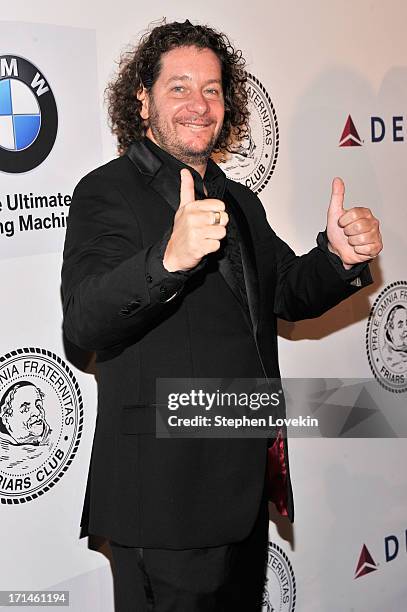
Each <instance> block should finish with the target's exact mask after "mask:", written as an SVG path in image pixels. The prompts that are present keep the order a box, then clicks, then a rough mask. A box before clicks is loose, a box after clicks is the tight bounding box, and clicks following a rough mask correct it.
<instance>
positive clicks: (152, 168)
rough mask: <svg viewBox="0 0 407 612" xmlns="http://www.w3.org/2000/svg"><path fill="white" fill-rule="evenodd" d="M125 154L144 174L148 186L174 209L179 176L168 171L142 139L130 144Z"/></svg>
mask: <svg viewBox="0 0 407 612" xmlns="http://www.w3.org/2000/svg"><path fill="white" fill-rule="evenodd" d="M126 155H127V156H128V157H129V158H130V159H131V161H132V162H133V164H134V165H135V166H137V168H138V169H139V170H140V172H141V173H142V174H143V175H144V176H145V178H146V179H147V181H148V183H149V184H150V187H152V189H154V191H155V192H156V193H158V194H159V195H160V196H161V197H162V198H163V199H164V200H165V201H166V202H167V204H169V206H171V208H172V209H173V210H175V211H176V210H177V208H178V205H179V192H180V186H181V180H180V178H178V176H177V175H175V174H174V173H173V172H170V171H169V170H168V168H166V166H165V165H164V164H163V163H162V162H161V160H160V159H158V157H156V156H155V155H154V153H152V151H150V149H149V148H148V147H147V146H146V145H145V144H144V142H143V141H139V142H135V143H133V144H132V145H130V147H129V148H128V150H127V152H126Z"/></svg>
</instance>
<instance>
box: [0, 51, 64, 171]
mask: <svg viewBox="0 0 407 612" xmlns="http://www.w3.org/2000/svg"><path fill="white" fill-rule="evenodd" d="M57 128H58V114H57V107H56V104H55V98H54V95H53V93H52V91H51V87H50V85H49V83H48V82H47V81H46V80H45V77H44V76H43V75H42V74H41V72H40V71H39V70H38V68H37V67H36V66H34V64H32V63H31V62H29V61H28V60H26V59H24V58H23V57H18V56H17V55H1V56H0V170H1V171H3V172H10V173H19V172H28V171H29V170H32V169H33V168H36V167H37V166H39V165H40V164H41V163H42V162H43V161H44V159H45V158H46V157H47V156H48V155H49V153H50V152H51V149H52V147H53V146H54V142H55V138H56V135H57Z"/></svg>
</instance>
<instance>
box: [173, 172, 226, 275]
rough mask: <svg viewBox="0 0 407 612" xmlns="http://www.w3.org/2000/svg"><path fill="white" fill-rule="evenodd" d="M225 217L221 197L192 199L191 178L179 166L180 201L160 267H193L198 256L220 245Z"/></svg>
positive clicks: (198, 259) (196, 263)
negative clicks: (217, 198) (219, 198)
mask: <svg viewBox="0 0 407 612" xmlns="http://www.w3.org/2000/svg"><path fill="white" fill-rule="evenodd" d="M218 220H219V222H218ZM228 221H229V217H228V214H227V213H226V212H225V204H224V202H222V201H221V200H215V199H207V200H195V189H194V179H193V177H192V174H191V173H190V171H189V170H187V169H186V168H183V169H182V170H181V190H180V203H179V208H178V210H177V212H176V213H175V218H174V226H173V229H172V234H171V236H170V239H169V241H168V244H167V248H166V250H165V253H164V259H163V264H164V268H165V269H166V270H168V271H169V272H176V271H179V270H181V271H186V270H190V269H191V268H194V267H195V266H196V265H198V264H199V262H200V261H201V259H202V257H204V256H205V255H208V253H214V252H215V251H217V250H218V249H219V248H220V241H221V240H222V238H224V237H225V236H226V225H227V223H228Z"/></svg>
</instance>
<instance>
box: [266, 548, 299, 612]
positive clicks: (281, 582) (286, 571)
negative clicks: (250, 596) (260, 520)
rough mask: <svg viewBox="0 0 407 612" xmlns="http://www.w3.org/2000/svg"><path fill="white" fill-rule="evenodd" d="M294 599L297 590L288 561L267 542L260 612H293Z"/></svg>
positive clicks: (282, 553)
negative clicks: (265, 570) (265, 573)
mask: <svg viewBox="0 0 407 612" xmlns="http://www.w3.org/2000/svg"><path fill="white" fill-rule="evenodd" d="M296 598H297V588H296V584H295V576H294V572H293V568H292V566H291V563H290V560H289V559H288V557H287V555H286V554H285V552H284V551H283V550H282V549H281V548H280V547H279V546H277V544H274V542H269V546H268V559H267V578H266V584H265V588H264V593H263V601H262V612H277V611H278V612H294V610H295V602H296Z"/></svg>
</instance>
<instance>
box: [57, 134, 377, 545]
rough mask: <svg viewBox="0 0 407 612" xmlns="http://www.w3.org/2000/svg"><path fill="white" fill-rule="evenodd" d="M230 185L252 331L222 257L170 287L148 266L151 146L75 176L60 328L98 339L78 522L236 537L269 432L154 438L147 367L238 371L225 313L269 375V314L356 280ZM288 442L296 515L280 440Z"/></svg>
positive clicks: (162, 216)
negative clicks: (292, 239) (280, 233)
mask: <svg viewBox="0 0 407 612" xmlns="http://www.w3.org/2000/svg"><path fill="white" fill-rule="evenodd" d="M210 163H211V164H212V163H213V162H210ZM174 180H175V181H176V186H177V189H178V193H179V183H180V179H179V176H178V175H177V176H175V178H174ZM171 189H172V192H171ZM177 189H176V190H177ZM226 189H227V192H228V194H229V196H230V197H229V201H230V203H231V206H232V207H233V215H234V218H235V220H236V223H237V225H238V228H239V232H240V235H241V239H242V244H241V249H242V261H243V270H244V275H245V282H246V292H247V297H248V303H249V309H250V319H251V320H250V334H247V333H246V332H247V329H248V328H247V327H246V332H245V331H244V325H245V323H244V320H243V317H240V318H239V313H238V311H237V310H236V308H231V306H232V305H233V304H232V303H231V302H230V300H231V299H234V298H233V293H232V292H231V291H230V289H232V291H233V279H231V278H230V275H229V271H228V269H227V267H226V268H222V266H220V268H219V270H218V271H217V272H216V273H213V274H209V273H207V272H205V266H203V268H201V270H200V272H199V273H196V274H192V275H191V277H190V278H189V279H188V280H187V281H186V282H185V285H184V287H183V288H182V290H181V291H179V292H178V293H177V295H176V296H175V297H174V298H173V299H171V300H170V301H168V298H169V297H171V295H172V293H173V290H172V288H171V282H170V276H171V275H170V274H167V275H166V276H165V275H164V276H163V277H162V278H160V279H158V281H157V282H158V285H157V282H156V279H152V278H151V274H150V272H149V268H148V266H149V263H148V262H149V257H150V256H151V251H152V249H159V248H161V247H160V245H161V244H162V237H163V236H164V235H165V234H166V232H168V230H169V229H170V228H171V226H172V223H173V218H174V214H175V210H174V208H176V205H175V206H174V197H175V196H174V188H173V187H172V188H171V187H170V186H169V183H168V168H166V167H165V164H163V162H162V160H161V159H159V158H158V157H157V156H156V155H154V152H153V151H152V150H151V147H147V146H146V144H145V143H144V142H143V141H141V142H137V143H134V144H133V145H132V146H131V147H130V148H129V151H128V152H127V154H126V155H124V156H122V157H120V158H118V159H115V160H113V161H111V162H110V163H108V164H106V165H104V166H102V167H101V168H98V169H97V170H95V171H93V172H91V173H90V174H89V175H87V176H86V177H85V178H83V179H82V180H81V181H80V183H79V184H78V186H77V188H76V189H75V192H74V196H73V200H72V205H71V210H70V216H69V222H68V229H67V236H66V243H65V250H64V264H63V271H62V289H63V303H64V330H65V333H66V335H67V337H68V338H69V339H70V340H71V341H72V342H73V343H75V344H77V345H78V346H80V347H83V348H84V349H87V350H95V351H96V353H97V369H98V417H97V423H96V431H95V437H94V443H93V449H92V458H91V465H90V470H89V478H88V485H87V491H86V499H85V504H84V512H83V517H82V527H83V530H82V535H86V534H88V533H93V534H98V535H103V536H105V537H107V538H110V539H113V540H115V541H117V542H120V543H122V544H127V545H135V546H143V547H157V548H193V547H205V546H218V545H221V544H225V543H227V542H233V541H239V540H242V539H243V538H245V537H246V536H247V535H248V533H249V532H250V530H251V527H252V525H253V523H254V520H255V518H256V515H257V512H258V509H259V504H260V499H261V496H262V494H263V487H264V479H265V473H266V464H267V455H268V443H267V440H265V439H210V440H208V439H157V438H156V436H155V433H154V430H153V428H152V427H151V420H150V419H149V416H150V415H151V414H153V408H152V406H153V405H154V402H155V381H156V378H157V377H168V378H171V377H193V376H201V377H210V376H213V377H221V376H240V377H243V376H245V371H244V367H243V366H242V363H240V362H239V355H238V354H239V347H238V346H236V347H233V346H229V345H228V343H225V342H223V341H221V342H219V343H216V334H220V335H221V334H222V329H223V327H222V321H223V322H224V324H225V325H226V323H225V321H226V322H227V325H229V326H232V328H231V329H233V326H235V327H236V334H237V335H236V337H241V338H247V342H250V339H252V340H253V342H254V344H253V346H254V345H255V346H256V350H257V351H258V354H259V356H260V357H261V362H262V366H263V368H264V371H265V374H266V375H267V376H268V377H269V378H278V377H279V376H280V372H279V367H278V356H277V333H276V317H282V318H284V319H287V320H291V321H293V320H298V319H304V318H310V317H316V316H318V315H320V314H321V313H323V312H325V311H326V310H327V309H329V308H331V307H332V306H334V305H335V304H337V303H338V302H339V301H341V300H342V299H344V298H346V297H348V296H350V295H352V294H353V293H354V292H355V291H357V290H358V288H359V287H358V286H356V285H355V284H351V282H350V281H349V280H348V279H347V278H346V274H341V273H340V272H339V271H338V268H337V267H336V268H335V266H334V265H333V264H332V261H331V260H330V256H329V255H328V254H327V253H326V252H324V249H323V248H322V247H316V248H314V249H312V250H311V251H310V252H309V253H308V254H306V255H303V256H301V257H297V256H296V255H295V254H294V252H293V251H292V250H291V249H290V248H289V247H288V246H287V245H286V244H285V243H284V242H283V241H282V240H281V239H279V238H278V237H277V236H276V234H275V233H274V232H273V230H272V229H271V228H270V226H269V224H268V222H267V219H266V215H265V212H264V209H263V207H262V205H261V203H260V201H259V199H258V198H257V197H256V196H255V195H254V194H253V193H252V192H251V191H250V190H249V189H247V188H246V187H244V186H242V185H240V184H238V183H235V182H233V181H230V180H227V181H226ZM176 190H175V191H176ZM170 192H171V194H170ZM209 268H210V266H209ZM360 278H361V283H359V284H361V285H362V286H363V285H365V284H368V283H369V282H371V278H370V274H369V271H368V269H365V270H364V271H362V272H361V274H360ZM197 279H198V280H197ZM215 306H216V309H217V310H216V311H215V310H214V308H215ZM222 308H223V311H222ZM214 312H216V313H219V314H218V315H217V317H216V319H217V320H214ZM234 313H235V314H234ZM233 317H235V320H230V319H233ZM213 328H216V329H215V330H214V336H213V339H212V340H211V338H210V337H208V335H209V336H210V334H211V330H212V329H213ZM238 334H241V336H239V335H238ZM245 334H246V335H245ZM245 341H246V340H245ZM230 342H231V343H232V345H233V339H232V340H230ZM247 347H248V348H247V350H252V348H253V347H250V346H249V344H248V345H247ZM251 375H252V373H249V374H248V376H251ZM284 451H285V464H286V468H287V470H288V478H287V481H286V485H285V486H286V490H285V494H286V501H287V507H288V515H289V517H290V519H291V520H293V516H294V511H293V500H292V492H291V484H290V478H289V465H288V449H287V442H286V440H284Z"/></svg>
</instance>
